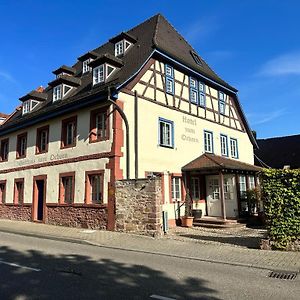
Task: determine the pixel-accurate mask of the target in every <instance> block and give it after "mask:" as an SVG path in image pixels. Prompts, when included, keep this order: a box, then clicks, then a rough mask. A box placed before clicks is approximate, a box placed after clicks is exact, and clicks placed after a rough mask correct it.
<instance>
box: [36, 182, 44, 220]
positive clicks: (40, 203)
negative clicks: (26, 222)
mask: <svg viewBox="0 0 300 300" xmlns="http://www.w3.org/2000/svg"><path fill="white" fill-rule="evenodd" d="M45 192H46V178H44V176H38V177H36V178H35V179H34V191H33V193H34V194H33V195H34V199H33V220H34V221H40V222H42V221H44V205H45Z"/></svg>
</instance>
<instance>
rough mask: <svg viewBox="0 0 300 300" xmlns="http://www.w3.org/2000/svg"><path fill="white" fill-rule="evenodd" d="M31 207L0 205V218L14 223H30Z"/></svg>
mask: <svg viewBox="0 0 300 300" xmlns="http://www.w3.org/2000/svg"><path fill="white" fill-rule="evenodd" d="M31 209H32V208H31V206H21V205H4V204H0V218H1V219H8V220H16V221H31Z"/></svg>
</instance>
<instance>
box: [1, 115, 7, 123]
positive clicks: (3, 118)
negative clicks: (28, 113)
mask: <svg viewBox="0 0 300 300" xmlns="http://www.w3.org/2000/svg"><path fill="white" fill-rule="evenodd" d="M7 118H8V115H7V114H3V113H0V125H1V124H2V123H3V122H4V121H5V120H6V119H7Z"/></svg>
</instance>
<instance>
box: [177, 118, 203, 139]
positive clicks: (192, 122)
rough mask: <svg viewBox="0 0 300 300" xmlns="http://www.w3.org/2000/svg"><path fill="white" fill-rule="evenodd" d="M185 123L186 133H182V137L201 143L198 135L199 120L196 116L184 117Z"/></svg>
mask: <svg viewBox="0 0 300 300" xmlns="http://www.w3.org/2000/svg"><path fill="white" fill-rule="evenodd" d="M182 122H183V123H184V133H183V134H182V135H181V139H182V140H183V141H185V142H190V143H199V139H198V137H197V135H196V129H195V127H196V126H197V120H196V119H195V118H188V117H186V116H183V117H182ZM187 126H188V127H187Z"/></svg>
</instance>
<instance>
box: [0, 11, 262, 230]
mask: <svg viewBox="0 0 300 300" xmlns="http://www.w3.org/2000/svg"><path fill="white" fill-rule="evenodd" d="M53 73H54V74H55V75H56V78H54V79H53V81H51V82H50V83H49V86H48V87H47V88H45V90H43V89H41V88H39V89H38V90H33V91H31V92H30V93H28V94H27V95H25V96H23V97H22V98H20V100H21V102H22V109H21V110H18V111H16V112H15V113H14V114H13V115H12V116H11V117H10V119H9V120H8V121H6V122H5V123H4V124H3V125H1V126H0V144H1V145H0V146H1V155H0V160H1V162H0V202H1V203H2V205H0V217H1V216H2V217H8V218H17V219H22V220H34V221H41V222H46V223H50V224H61V225H70V226H85V227H94V228H108V229H110V230H113V229H114V228H115V218H116V212H115V194H114V184H115V181H116V180H119V179H124V178H127V177H130V178H143V177H145V176H154V175H155V176H161V177H162V191H163V209H164V210H166V211H168V216H169V220H170V225H174V224H175V222H174V220H175V218H176V217H177V216H176V208H177V202H182V201H184V199H185V193H186V189H187V188H188V189H189V190H190V193H191V196H192V198H193V200H197V202H199V204H200V206H201V208H202V209H203V211H204V214H205V215H209V216H220V217H223V218H224V219H226V217H227V218H228V217H231V218H236V217H238V216H239V215H242V214H243V212H244V211H245V210H247V205H246V204H245V201H244V196H245V191H246V189H247V188H253V187H254V186H255V184H256V180H255V174H256V172H257V171H258V170H259V169H260V168H258V167H256V166H254V165H253V163H254V161H253V147H256V142H255V139H254V137H253V135H252V132H251V130H250V128H249V125H248V123H247V121H246V118H245V115H244V113H243V111H242V108H241V106H240V103H239V100H238V97H237V90H236V89H235V88H233V87H232V86H230V85H229V84H227V83H226V82H225V81H223V80H222V79H221V78H220V77H219V76H218V75H216V73H214V72H213V71H212V69H211V68H210V67H209V66H208V65H207V64H206V62H205V61H204V60H203V59H202V58H201V57H200V56H199V55H198V54H197V53H196V52H195V50H194V49H193V48H192V47H191V46H190V45H189V44H188V43H187V42H186V41H185V40H184V38H183V37H182V36H180V35H179V34H178V32H177V31H176V30H175V29H174V28H173V27H172V26H171V25H170V24H169V23H168V22H167V21H166V19H165V18H164V17H163V16H161V15H156V16H154V17H152V18H150V19H149V20H147V21H145V22H144V23H142V24H140V25H138V26H136V27H134V28H133V29H131V30H129V31H128V32H122V33H120V34H119V35H117V36H116V37H114V38H112V39H110V40H109V41H108V42H107V43H106V44H104V45H102V46H101V47H99V48H97V49H94V50H92V51H90V52H87V53H85V54H84V55H82V56H80V57H79V58H78V61H77V62H76V63H75V64H74V65H73V66H72V67H69V66H65V65H63V66H61V67H60V68H58V69H57V70H55V71H54V72H53ZM112 99H113V100H114V101H115V102H116V104H117V105H118V106H119V107H120V108H121V109H122V111H121V112H123V113H124V114H125V116H126V117H127V119H128V123H129V132H128V135H129V144H128V148H129V152H128V151H127V144H126V141H127V138H126V137H127V135H126V126H125V123H124V122H123V121H122V118H121V114H120V113H119V112H118V111H117V109H116V106H115V105H114V104H113V100H112Z"/></svg>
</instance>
